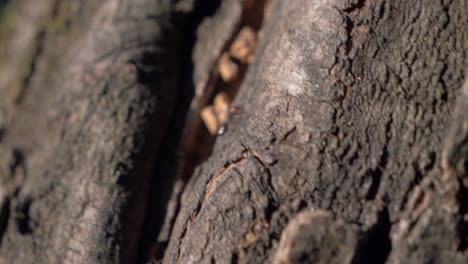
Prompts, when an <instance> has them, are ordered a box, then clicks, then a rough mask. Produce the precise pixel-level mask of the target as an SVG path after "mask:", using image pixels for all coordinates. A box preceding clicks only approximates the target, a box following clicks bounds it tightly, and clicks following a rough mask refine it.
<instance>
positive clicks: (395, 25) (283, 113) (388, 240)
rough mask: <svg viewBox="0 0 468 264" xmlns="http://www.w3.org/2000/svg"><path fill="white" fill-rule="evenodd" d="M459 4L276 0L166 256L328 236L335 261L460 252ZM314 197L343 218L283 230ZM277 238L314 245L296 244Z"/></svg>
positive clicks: (416, 259)
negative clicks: (233, 109) (302, 232)
mask: <svg viewBox="0 0 468 264" xmlns="http://www.w3.org/2000/svg"><path fill="white" fill-rule="evenodd" d="M466 12H467V7H466V1H463V0H452V1H446V0H441V1H429V0H415V1H404V0H399V1H384V0H375V1H370V0H367V1H366V0H347V1H346V0H328V1H319V0H297V1H276V4H275V6H274V7H273V14H272V18H271V21H272V22H271V24H270V26H269V30H268V31H267V33H266V36H265V39H266V41H264V42H263V46H262V47H261V48H260V50H259V51H258V52H257V58H256V64H255V65H254V66H252V68H251V69H250V70H249V73H248V76H247V79H246V81H245V82H244V84H243V86H242V87H241V91H240V94H239V95H238V97H237V99H236V102H235V103H236V104H237V105H239V106H240V112H239V113H237V114H233V115H232V116H231V120H230V122H229V124H228V126H227V131H226V133H225V134H224V135H223V136H221V137H219V138H218V139H217V142H216V145H215V148H214V151H213V155H212V156H211V157H210V159H209V160H208V161H207V162H206V163H204V164H203V165H202V166H201V167H200V168H199V169H198V170H197V172H196V173H195V174H194V176H193V177H195V178H194V181H193V185H192V186H190V188H188V189H187V190H186V192H185V194H184V197H183V200H182V205H181V211H180V214H179V216H178V218H177V221H176V224H175V227H174V231H173V233H172V237H171V240H170V244H169V247H168V251H167V253H166V256H165V259H164V262H165V263H214V262H216V263H228V262H240V263H265V262H270V261H276V262H279V263H289V262H293V263H297V262H304V263H310V262H309V261H312V260H313V262H314V263H315V261H319V260H318V259H317V257H318V256H329V255H330V253H327V252H325V251H327V250H330V249H332V248H335V249H336V251H334V252H335V253H336V254H343V255H340V256H335V257H336V259H338V260H339V261H338V262H340V263H342V261H345V260H346V261H345V262H350V261H352V262H354V263H467V262H468V257H467V255H466V253H465V250H466V246H467V245H468V244H467V231H466V230H467V223H466V217H464V216H465V213H466V211H467V209H466V207H467V206H466V202H465V200H466V197H467V196H466V195H467V192H466V186H465V183H464V177H466V176H465V175H466V173H465V170H464V168H465V167H466V122H465V121H466V118H467V117H466V101H463V100H466V99H460V101H462V102H461V103H459V104H460V105H461V106H459V110H458V112H456V113H454V109H455V104H456V99H457V98H458V97H461V96H460V95H461V92H460V90H461V89H460V88H461V87H462V83H463V76H464V71H465V69H466V67H467V65H468V64H467V53H466V50H468V41H467V34H468V33H467V30H466V29H467V28H468V22H467V18H466ZM291 18H293V19H291ZM452 116H456V120H453V121H452ZM452 123H454V127H453V128H452V132H451V133H449V131H448V129H447V128H448V127H449V126H450V125H451V124H452ZM462 132H463V133H462ZM443 150H444V151H443ZM442 153H445V154H444V155H442ZM465 182H466V180H465ZM316 209H322V210H325V211H327V212H329V214H331V215H333V217H336V218H337V219H341V220H336V221H338V222H335V220H330V219H331V218H333V217H331V216H330V217H331V218H330V219H329V218H327V219H329V220H323V221H325V222H322V223H321V224H319V225H326V221H328V222H329V223H330V225H332V226H336V227H337V228H338V227H339V228H343V229H344V230H347V231H344V232H340V233H335V232H334V231H327V230H328V229H326V228H325V229H323V230H325V231H323V230H322V229H321V228H320V227H316V226H312V225H311V228H317V230H318V231H317V232H318V233H317V232H314V233H313V234H312V235H311V236H310V237H309V238H307V237H306V238H304V237H301V236H296V237H297V238H294V237H295V236H294V234H293V235H290V236H288V235H287V234H282V233H283V230H284V232H288V230H291V229H290V228H286V229H285V227H286V226H287V225H288V222H290V223H291V225H294V222H295V221H299V220H291V219H294V218H295V216H296V217H299V216H298V214H299V213H300V212H301V211H303V210H312V211H314V210H316ZM341 221H343V224H340V223H341ZM344 223H345V224H344ZM306 229H307V228H306ZM320 230H322V231H323V232H324V233H323V234H324V235H323V237H322V238H320V232H322V231H320ZM280 237H292V239H297V243H298V244H301V243H305V242H304V241H303V240H304V239H306V240H310V241H319V242H317V243H315V242H311V245H326V246H325V247H320V246H317V248H318V250H319V251H320V252H315V253H314V254H308V253H307V252H308V251H307V250H308V249H304V251H305V252H303V253H304V254H303V255H304V256H305V258H301V256H299V257H298V256H297V254H298V253H297V252H296V251H294V250H293V251H291V250H289V251H288V250H287V248H286V247H288V245H290V244H291V243H293V242H294V241H293V242H289V243H286V242H285V243H279V240H280ZM353 241H354V242H353ZM314 243H315V244H314ZM349 247H351V248H349ZM313 248H316V247H313ZM342 249H345V250H342ZM299 250H300V249H299ZM322 250H323V252H322ZM278 252H283V253H278ZM284 252H286V253H284ZM287 252H296V253H294V254H292V255H291V253H287ZM350 252H352V256H351V257H349V258H348V255H349V254H350ZM288 254H289V255H288ZM332 255H333V254H332ZM336 259H335V260H336ZM350 259H351V260H350ZM320 261H323V260H320ZM330 261H334V260H331V259H330ZM324 263H326V261H325V262H324Z"/></svg>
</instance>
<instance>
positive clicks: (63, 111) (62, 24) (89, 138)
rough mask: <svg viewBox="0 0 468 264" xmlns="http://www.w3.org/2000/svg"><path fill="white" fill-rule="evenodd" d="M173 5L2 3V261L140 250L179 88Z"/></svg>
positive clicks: (92, 259) (132, 257)
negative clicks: (153, 180)
mask: <svg viewBox="0 0 468 264" xmlns="http://www.w3.org/2000/svg"><path fill="white" fill-rule="evenodd" d="M189 7H190V6H189ZM177 8H178V6H176V5H175V4H169V3H168V1H147V0H137V1H117V0H106V1H85V0H81V1H59V0H40V1H22V0H21V1H12V2H11V3H10V4H9V5H8V6H7V9H6V10H5V12H4V14H5V15H4V16H3V17H2V21H1V25H2V28H1V43H0V46H1V61H0V68H1V69H2V70H1V72H0V82H1V83H0V107H1V109H0V114H1V120H0V127H1V132H2V133H1V139H0V141H1V142H0V149H1V150H0V160H1V163H0V179H1V192H0V193H1V195H0V199H1V208H2V211H1V247H0V256H1V257H0V262H1V263H133V262H135V261H136V254H137V250H138V244H139V241H140V231H141V227H142V224H143V218H144V211H145V207H146V199H147V192H148V186H149V182H150V178H151V176H152V175H151V173H152V169H153V165H154V159H155V155H156V153H157V152H158V151H159V149H158V148H159V143H160V141H161V138H162V136H163V134H164V132H165V129H166V126H167V123H168V119H169V116H170V114H171V112H172V110H173V106H174V103H175V98H176V96H177V80H178V75H179V69H178V68H179V66H178V64H179V58H178V53H179V50H178V47H179V41H178V38H179V37H178V34H180V30H178V29H177V27H176V26H175V25H174V24H173V18H174V16H175V13H176V12H179V10H177ZM181 12H183V10H181ZM179 14H182V13H179Z"/></svg>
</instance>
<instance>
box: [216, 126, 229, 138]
mask: <svg viewBox="0 0 468 264" xmlns="http://www.w3.org/2000/svg"><path fill="white" fill-rule="evenodd" d="M226 129H227V125H223V126H221V127H220V128H219V129H218V133H217V135H218V136H222V135H224V133H226Z"/></svg>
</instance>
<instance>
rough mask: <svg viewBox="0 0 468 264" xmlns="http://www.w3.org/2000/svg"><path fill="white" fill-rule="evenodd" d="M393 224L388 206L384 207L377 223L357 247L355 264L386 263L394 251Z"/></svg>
mask: <svg viewBox="0 0 468 264" xmlns="http://www.w3.org/2000/svg"><path fill="white" fill-rule="evenodd" d="M391 228H392V224H391V222H390V216H389V212H388V209H387V208H383V209H382V210H381V211H380V212H379V215H378V220H377V224H375V225H374V226H373V227H372V228H371V229H370V230H369V231H367V232H366V235H365V238H364V240H363V241H362V242H361V243H360V245H359V246H358V248H357V252H356V255H355V257H354V259H353V261H352V263H353V264H358V263H359V264H375V263H381V264H384V263H386V261H387V258H388V256H389V255H390V252H391V251H392V240H391V238H390V230H391Z"/></svg>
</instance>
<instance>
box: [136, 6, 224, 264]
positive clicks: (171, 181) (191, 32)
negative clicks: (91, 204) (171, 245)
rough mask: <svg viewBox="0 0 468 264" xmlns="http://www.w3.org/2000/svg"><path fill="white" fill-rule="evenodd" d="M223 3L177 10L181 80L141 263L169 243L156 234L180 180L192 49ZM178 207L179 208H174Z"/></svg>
mask: <svg viewBox="0 0 468 264" xmlns="http://www.w3.org/2000/svg"><path fill="white" fill-rule="evenodd" d="M202 2H203V3H202ZM220 3H221V1H220V0H210V1H195V3H194V6H193V9H192V11H191V12H190V13H189V14H186V13H183V12H181V13H175V14H174V17H173V20H172V21H171V22H172V23H173V24H175V25H178V26H179V27H181V28H183V30H182V37H181V39H180V43H181V47H180V56H179V60H180V65H181V66H180V69H179V71H180V76H181V78H180V80H182V81H180V82H179V83H178V91H177V94H178V96H177V101H176V105H175V108H174V112H173V113H172V117H171V120H170V122H169V124H170V125H169V127H168V129H167V132H166V134H165V136H164V138H163V141H162V142H163V143H162V145H161V151H160V153H159V154H158V158H157V160H156V163H155V165H156V166H155V171H154V172H153V177H152V182H151V183H150V184H151V186H152V188H151V189H150V194H149V197H148V198H149V199H148V208H149V210H148V211H147V212H146V214H147V215H146V217H145V220H144V221H145V222H144V226H143V232H142V239H141V242H140V254H139V258H138V259H139V263H144V262H146V261H148V260H151V259H161V258H162V257H163V253H164V249H165V248H166V246H167V241H163V242H161V241H158V240H157V238H158V234H159V233H160V232H161V229H162V228H163V224H164V220H165V217H166V214H167V210H168V203H169V201H170V199H171V190H173V189H174V185H175V183H176V180H177V179H176V178H174V176H175V175H177V174H178V172H177V171H178V167H177V165H178V159H179V157H180V155H179V153H178V150H177V149H178V147H179V144H180V139H181V137H182V135H183V131H184V124H185V120H186V118H187V113H188V111H189V108H190V102H191V100H192V98H193V97H194V94H195V83H194V82H193V78H192V72H193V68H194V64H193V54H192V53H193V48H194V45H195V43H196V40H197V36H196V30H197V28H198V26H199V25H200V23H201V22H202V21H203V19H204V18H206V17H210V16H212V15H213V14H214V13H215V12H216V10H217V9H218V8H219V6H220ZM161 168H162V169H161ZM161 174H164V175H161ZM171 176H172V177H171ZM177 207H178V204H177ZM175 210H176V211H177V210H178V209H177V208H175Z"/></svg>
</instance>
